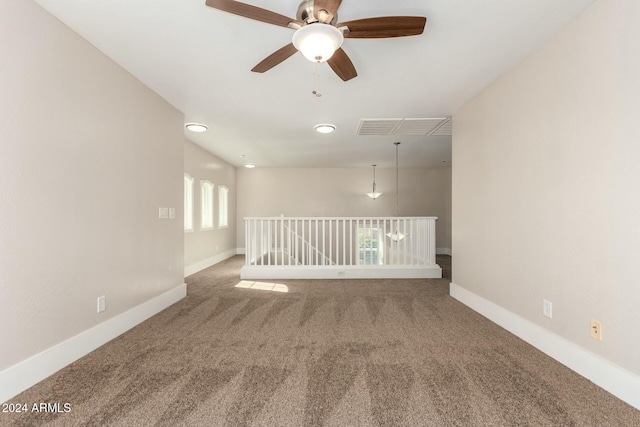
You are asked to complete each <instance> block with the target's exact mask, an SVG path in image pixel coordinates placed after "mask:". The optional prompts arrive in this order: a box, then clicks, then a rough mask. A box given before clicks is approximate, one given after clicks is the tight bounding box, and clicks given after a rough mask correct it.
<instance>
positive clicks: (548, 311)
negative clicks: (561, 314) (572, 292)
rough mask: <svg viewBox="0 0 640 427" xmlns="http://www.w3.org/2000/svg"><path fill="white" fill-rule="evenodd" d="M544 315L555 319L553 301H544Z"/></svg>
mask: <svg viewBox="0 0 640 427" xmlns="http://www.w3.org/2000/svg"><path fill="white" fill-rule="evenodd" d="M542 314H544V315H545V316H546V317H548V318H549V319H551V318H552V317H553V304H551V301H547V300H546V299H545V300H542Z"/></svg>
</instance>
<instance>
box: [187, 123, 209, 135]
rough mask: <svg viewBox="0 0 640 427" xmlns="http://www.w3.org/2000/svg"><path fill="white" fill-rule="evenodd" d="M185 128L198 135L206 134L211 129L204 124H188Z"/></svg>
mask: <svg viewBox="0 0 640 427" xmlns="http://www.w3.org/2000/svg"><path fill="white" fill-rule="evenodd" d="M184 127H186V128H187V129H189V130H190V131H191V132H198V133H200V132H206V130H207V129H209V127H208V126H207V125H203V124H202V123H187V124H186V125H184Z"/></svg>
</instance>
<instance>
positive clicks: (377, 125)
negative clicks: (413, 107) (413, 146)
mask: <svg viewBox="0 0 640 427" xmlns="http://www.w3.org/2000/svg"><path fill="white" fill-rule="evenodd" d="M447 123H448V125H447ZM447 129H448V132H449V133H446V132H447ZM356 135H361V136H391V135H396V136H427V135H451V119H449V118H429V119H362V120H360V125H359V126H358V130H357V131H356Z"/></svg>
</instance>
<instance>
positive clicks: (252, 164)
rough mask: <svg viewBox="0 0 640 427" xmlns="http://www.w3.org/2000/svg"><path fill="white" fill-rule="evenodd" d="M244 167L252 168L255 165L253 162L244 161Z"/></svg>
mask: <svg viewBox="0 0 640 427" xmlns="http://www.w3.org/2000/svg"><path fill="white" fill-rule="evenodd" d="M244 167H245V168H247V169H253V168H255V167H256V165H255V163H245V164H244Z"/></svg>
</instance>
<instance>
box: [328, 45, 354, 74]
mask: <svg viewBox="0 0 640 427" xmlns="http://www.w3.org/2000/svg"><path fill="white" fill-rule="evenodd" d="M327 63H328V64H329V66H330V67H331V69H332V70H333V71H334V72H335V73H336V74H337V75H338V77H340V78H341V79H342V80H344V81H345V82H346V81H349V80H351V79H352V78H354V77H356V76H357V75H358V73H357V72H356V67H354V66H353V62H351V59H349V57H348V56H347V53H346V52H345V51H344V50H343V49H342V48H340V49H338V50H336V51H335V52H334V53H333V55H332V56H331V58H329V60H328V61H327Z"/></svg>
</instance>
